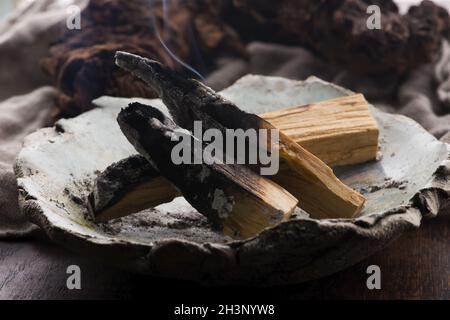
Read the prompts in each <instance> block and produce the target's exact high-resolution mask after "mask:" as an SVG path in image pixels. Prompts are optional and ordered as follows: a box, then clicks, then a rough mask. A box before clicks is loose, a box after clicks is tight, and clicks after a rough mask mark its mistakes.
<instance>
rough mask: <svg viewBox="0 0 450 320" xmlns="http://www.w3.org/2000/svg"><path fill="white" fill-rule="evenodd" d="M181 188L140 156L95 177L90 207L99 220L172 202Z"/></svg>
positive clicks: (114, 165)
mask: <svg viewBox="0 0 450 320" xmlns="http://www.w3.org/2000/svg"><path fill="white" fill-rule="evenodd" d="M179 195H180V193H179V192H178V190H177V189H176V188H175V187H174V186H173V185H172V184H171V183H170V182H169V181H168V180H167V179H165V178H164V177H162V176H161V175H160V174H159V172H158V171H157V170H156V169H155V168H154V167H153V166H152V165H151V164H150V163H149V162H148V161H147V159H145V158H144V157H143V156H140V155H133V156H131V157H128V158H126V159H123V160H121V161H119V162H116V163H114V164H112V165H110V166H109V167H108V168H107V169H106V170H105V171H103V172H102V173H101V174H100V175H99V176H98V177H97V179H96V180H95V184H94V188H93V191H92V192H91V193H90V195H89V197H88V208H89V212H90V214H91V216H92V217H93V218H94V220H95V221H98V222H102V221H108V220H111V219H115V218H120V217H123V216H127V215H130V214H133V213H136V212H139V211H141V210H144V209H147V208H151V207H155V206H157V205H159V204H162V203H165V202H169V201H171V200H173V199H174V198H175V197H177V196H179Z"/></svg>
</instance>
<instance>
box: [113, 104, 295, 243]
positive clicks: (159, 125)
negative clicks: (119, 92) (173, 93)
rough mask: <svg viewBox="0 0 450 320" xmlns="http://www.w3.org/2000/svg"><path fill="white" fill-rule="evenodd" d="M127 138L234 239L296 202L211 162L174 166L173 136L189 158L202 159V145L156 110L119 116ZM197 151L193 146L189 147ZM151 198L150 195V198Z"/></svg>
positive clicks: (242, 170)
mask: <svg viewBox="0 0 450 320" xmlns="http://www.w3.org/2000/svg"><path fill="white" fill-rule="evenodd" d="M117 121H118V123H119V125H120V128H121V129H122V132H123V133H124V134H125V136H126V137H127V139H128V140H129V141H130V143H131V144H133V146H134V147H135V148H136V150H137V151H138V152H139V153H140V154H141V155H143V156H144V157H145V158H146V160H147V161H148V162H149V163H150V164H151V166H152V167H153V168H155V169H157V170H158V172H159V173H160V174H161V175H162V176H163V177H165V178H166V179H167V180H168V181H170V182H171V183H172V184H173V185H174V186H175V187H176V189H177V190H179V191H180V193H181V194H182V195H183V196H184V197H185V199H186V200H187V201H188V202H189V203H190V204H191V205H192V206H193V207H194V208H195V209H197V210H198V211H199V212H200V213H202V214H203V215H205V216H206V217H207V218H208V220H209V221H210V222H211V223H212V225H213V226H214V227H215V228H219V229H222V230H223V231H224V232H225V234H227V235H229V236H231V237H234V238H248V237H251V236H254V235H256V234H257V233H259V232H261V231H262V230H264V229H265V228H267V227H270V226H273V225H275V224H278V223H280V222H282V221H284V220H286V219H288V218H289V217H290V215H291V214H292V212H293V211H294V209H295V208H296V206H297V203H298V200H297V199H296V198H295V197H294V196H292V195H291V194H290V193H289V192H288V191H286V190H285V189H283V188H282V187H280V186H279V185H277V184H276V183H274V182H272V181H271V180H269V179H266V178H264V177H261V176H259V175H257V174H256V173H255V172H253V171H251V170H250V169H249V168H247V167H246V166H243V165H235V164H224V163H220V162H221V161H218V160H217V159H207V160H206V161H202V162H197V161H193V162H194V163H180V164H175V163H174V161H173V158H172V150H173V148H174V147H175V146H176V145H178V143H179V141H178V140H179V139H178V138H177V137H180V136H184V140H186V138H187V139H188V141H190V143H191V145H192V146H194V147H193V148H191V149H190V150H191V153H192V158H195V157H198V155H199V154H200V155H202V156H204V155H205V154H204V153H203V145H202V144H195V139H196V138H195V137H193V136H192V135H191V133H190V132H189V131H187V130H185V129H183V128H180V127H179V126H177V125H176V124H175V123H174V122H173V121H172V120H171V119H169V118H167V117H166V116H165V115H163V114H162V113H161V112H160V111H159V110H157V109H155V108H153V107H150V106H146V105H143V104H139V103H133V104H130V105H129V106H128V107H127V108H125V109H124V110H122V111H121V112H120V113H119V116H118V118H117ZM195 146H197V147H195ZM155 197H156V196H155Z"/></svg>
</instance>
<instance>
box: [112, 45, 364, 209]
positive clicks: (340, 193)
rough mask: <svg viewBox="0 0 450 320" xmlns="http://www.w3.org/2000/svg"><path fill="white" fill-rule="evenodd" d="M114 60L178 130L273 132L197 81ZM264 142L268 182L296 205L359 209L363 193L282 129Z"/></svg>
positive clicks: (122, 57) (149, 63)
mask: <svg viewBox="0 0 450 320" xmlns="http://www.w3.org/2000/svg"><path fill="white" fill-rule="evenodd" d="M116 64H117V65H118V66H119V67H121V68H123V69H125V70H128V71H130V72H132V73H133V74H135V75H136V76H137V77H139V78H140V79H142V80H143V81H145V82H146V83H147V84H149V85H150V86H151V87H152V88H153V89H154V90H155V91H156V92H157V93H158V94H159V96H160V98H161V99H162V100H163V102H164V103H165V104H166V106H167V107H168V109H169V110H170V112H171V114H172V116H173V118H174V119H175V121H176V122H177V123H178V124H179V125H180V126H182V127H184V128H187V129H192V128H193V123H194V121H195V120H199V121H202V125H203V127H204V128H205V129H210V128H214V129H218V130H221V131H222V132H225V130H226V129H227V128H230V129H244V130H247V129H255V130H259V129H269V130H276V128H275V127H274V126H273V125H271V124H270V123H269V122H267V121H266V120H264V119H262V118H260V117H258V116H257V115H254V114H250V113H246V112H243V111H242V110H240V109H239V108H238V107H237V106H236V105H235V104H233V103H232V102H231V101H227V100H226V99H224V98H223V97H221V96H220V95H218V94H216V93H215V92H214V91H212V90H211V89H210V88H208V87H206V86H204V85H203V84H201V83H200V82H198V81H196V80H192V79H186V78H184V77H182V76H181V75H179V74H178V73H176V72H175V71H173V70H171V69H170V68H168V67H166V66H164V65H162V64H160V63H159V62H156V61H154V60H149V59H146V58H142V57H139V56H137V55H133V54H129V53H126V52H117V53H116ZM264 145H268V146H270V150H271V151H273V150H274V149H273V148H276V149H277V151H278V152H279V155H280V162H281V163H280V166H281V169H280V171H279V172H278V174H276V175H275V176H273V180H274V181H275V182H277V183H278V184H279V185H281V186H282V187H284V188H286V189H287V190H288V191H289V192H290V193H292V194H293V195H294V196H295V197H297V198H298V199H301V201H300V207H301V208H302V209H304V210H306V211H307V212H308V213H309V214H310V215H311V216H312V217H314V218H339V217H354V216H355V215H357V214H358V213H359V212H360V211H361V209H362V207H363V205H364V202H365V199H364V197H363V196H362V195H361V194H359V193H358V192H356V191H355V190H352V189H351V188H349V187H348V186H346V185H344V184H343V183H342V182H341V181H339V180H338V179H337V178H336V176H335V175H334V174H333V171H332V170H331V169H330V168H329V167H328V166H327V165H326V164H325V163H324V162H322V161H321V160H320V159H319V158H317V157H316V156H314V155H313V154H312V153H310V152H308V151H307V150H306V149H304V148H302V147H301V146H300V145H298V144H297V143H295V142H294V141H293V140H291V139H290V138H289V137H288V136H286V135H285V134H284V133H283V132H279V141H278V142H277V143H275V144H273V143H272V142H270V141H269V142H268V143H267V141H266V143H264ZM258 169H259V168H258Z"/></svg>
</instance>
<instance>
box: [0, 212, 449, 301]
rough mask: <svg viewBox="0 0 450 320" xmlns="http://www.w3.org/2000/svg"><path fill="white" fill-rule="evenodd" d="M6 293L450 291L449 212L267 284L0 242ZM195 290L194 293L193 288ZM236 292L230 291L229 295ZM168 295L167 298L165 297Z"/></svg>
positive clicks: (390, 295)
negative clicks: (144, 269)
mask: <svg viewBox="0 0 450 320" xmlns="http://www.w3.org/2000/svg"><path fill="white" fill-rule="evenodd" d="M0 261H1V262H0V299H80V298H81V299H130V298H140V299H145V297H146V296H148V297H150V295H151V294H154V293H155V292H157V293H158V295H159V296H160V298H161V299H169V300H171V301H176V300H177V301H179V302H183V301H186V302H188V299H190V300H195V301H197V302H202V301H204V302H207V301H210V298H211V297H214V299H215V301H217V300H220V298H221V297H224V298H225V297H227V295H228V294H229V292H230V290H233V295H234V296H235V297H236V299H237V300H238V299H239V297H242V298H244V299H245V298H248V296H253V297H256V298H258V297H260V298H261V299H264V301H266V302H270V301H271V299H273V300H275V299H277V300H278V299H304V298H313V299H450V215H447V216H441V217H438V218H436V219H434V220H428V221H425V222H424V223H423V224H422V226H421V228H420V229H418V230H413V231H410V232H407V233H405V234H403V235H402V236H401V237H400V238H399V239H398V240H396V241H394V242H393V243H392V244H391V245H390V246H389V247H387V248H385V249H384V250H382V251H380V252H379V253H377V254H375V255H374V256H372V257H370V258H368V259H366V260H364V261H363V262H361V263H359V264H357V265H355V266H353V267H351V268H349V269H347V270H344V271H342V272H339V273H337V274H334V275H332V276H329V277H327V278H324V279H320V280H317V281H311V282H308V283H303V284H297V285H290V286H283V287H274V288H265V289H258V290H254V289H251V288H238V289H239V290H236V288H226V290H224V289H223V288H202V287H199V286H198V285H195V284H193V283H190V282H183V281H174V280H166V279H156V278H151V277H146V276H142V275H137V274H132V273H129V272H126V271H122V270H118V269H115V268H112V267H110V266H107V265H104V264H102V263H100V262H97V261H92V260H91V259H87V258H85V257H82V256H80V255H77V254H73V253H70V252H68V251H67V250H66V249H63V248H60V247H58V246H56V245H54V244H52V243H50V242H49V241H47V240H46V239H45V238H43V239H39V240H34V241H20V242H17V241H11V242H8V241H7V242H4V241H3V242H0ZM73 264H76V265H79V266H80V268H81V285H82V289H81V290H68V289H67V287H66V280H67V277H68V275H67V274H66V269H67V267H68V266H69V265H73ZM373 264H375V265H378V266H379V267H380V268H381V287H382V288H381V290H372V291H371V290H369V289H367V287H366V279H367V277H368V275H367V274H366V269H367V267H368V266H369V265H373ZM193 292H195V295H194V294H193ZM228 297H229V296H228ZM162 301H164V300H162Z"/></svg>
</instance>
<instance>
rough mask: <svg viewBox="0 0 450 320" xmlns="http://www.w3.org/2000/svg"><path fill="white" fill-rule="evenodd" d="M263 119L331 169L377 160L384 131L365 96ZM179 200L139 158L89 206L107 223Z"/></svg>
mask: <svg viewBox="0 0 450 320" xmlns="http://www.w3.org/2000/svg"><path fill="white" fill-rule="evenodd" d="M260 116H261V117H262V118H264V119H265V120H267V121H269V122H270V123H271V124H273V125H274V126H275V127H277V128H279V129H280V130H282V131H283V132H284V133H285V134H287V135H288V136H289V137H290V138H292V139H293V140H294V141H295V142H297V143H298V144H300V145H301V146H302V147H304V148H305V149H307V150H308V151H309V152H311V153H312V154H314V155H315V156H317V157H318V158H320V159H321V160H322V161H324V162H326V163H327V164H329V165H347V164H357V163H362V162H366V161H369V160H373V159H375V158H376V155H377V151H378V135H379V130H378V126H377V123H376V121H375V120H374V119H373V117H372V115H371V113H370V110H369V107H368V103H367V101H366V100H365V99H364V96H363V95H361V94H356V95H351V96H345V97H339V98H335V99H330V100H324V101H320V102H318V103H314V104H309V105H304V106H300V107H294V108H286V109H280V110H276V111H272V112H268V113H264V114H262V115H260ZM139 166H142V168H139ZM136 173H138V174H136ZM288 179H289V178H288ZM111 189H114V190H111ZM165 192H166V193H165ZM176 195H177V191H176V190H175V189H174V188H173V185H172V184H171V183H170V182H169V181H167V180H166V179H164V178H163V177H161V176H159V173H157V172H155V170H154V169H153V168H152V167H151V165H150V164H149V162H148V161H147V160H146V159H145V158H144V157H141V156H138V155H135V156H131V157H129V158H127V159H124V160H122V161H120V162H118V163H114V164H112V165H111V166H110V167H108V168H107V169H106V170H105V171H104V172H103V173H101V174H100V175H99V177H98V178H97V182H96V184H95V185H94V191H93V192H92V193H91V195H90V196H89V204H90V205H89V207H90V212H91V215H92V216H93V217H94V218H95V219H96V220H97V221H105V220H109V219H114V218H118V217H122V216H126V215H129V214H132V213H136V212H139V211H141V210H144V209H147V208H149V207H154V206H157V205H159V204H162V203H165V202H168V201H170V200H172V199H173V197H175V196H176Z"/></svg>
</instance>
